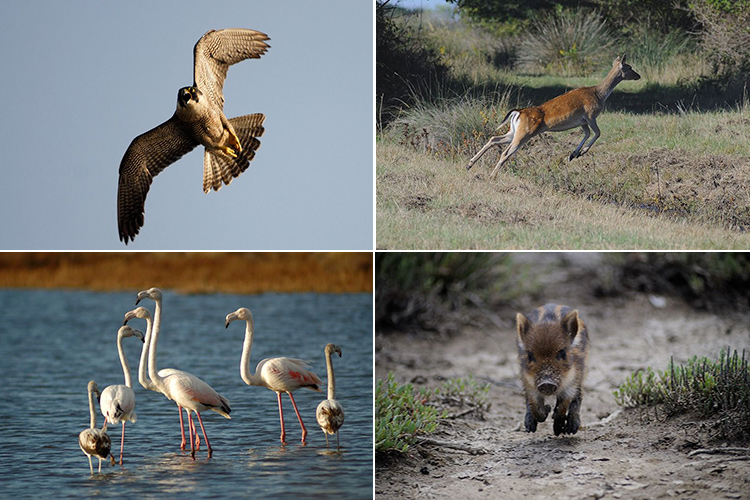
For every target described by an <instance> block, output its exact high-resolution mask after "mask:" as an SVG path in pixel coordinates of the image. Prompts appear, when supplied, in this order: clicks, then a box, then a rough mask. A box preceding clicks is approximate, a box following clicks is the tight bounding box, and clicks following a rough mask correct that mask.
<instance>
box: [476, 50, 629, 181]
mask: <svg viewBox="0 0 750 500" xmlns="http://www.w3.org/2000/svg"><path fill="white" fill-rule="evenodd" d="M640 78H641V75H639V74H638V73H636V72H635V71H634V70H633V68H632V67H630V65H629V64H627V63H626V62H625V54H623V55H622V56H618V57H617V58H615V60H614V61H613V62H612V69H611V70H610V71H609V73H608V74H607V76H606V77H605V78H604V81H602V83H600V84H599V85H594V86H593V87H581V88H577V89H574V90H571V91H568V92H566V93H564V94H563V95H560V96H557V97H555V98H554V99H550V100H549V101H547V102H545V103H544V104H541V105H539V106H534V107H530V108H523V109H512V110H510V111H509V112H508V114H507V115H505V118H503V121H502V123H500V125H499V126H498V127H497V130H499V129H501V128H502V127H503V125H505V124H506V123H507V122H508V121H510V130H508V132H507V133H506V134H505V135H496V136H493V137H491V138H490V140H489V141H487V144H485V145H484V147H483V148H482V149H480V150H479V152H478V153H477V154H476V155H474V157H473V158H472V159H471V160H469V164H468V165H467V166H466V170H469V169H470V168H471V167H472V166H473V165H474V163H476V161H477V160H478V159H479V158H481V156H482V155H483V154H484V153H486V152H487V151H488V150H489V149H490V148H491V147H492V146H497V147H498V148H501V145H502V144H508V143H510V146H508V148H507V149H506V150H505V151H503V152H502V154H501V155H500V161H498V162H497V165H496V166H495V169H494V170H493V171H492V173H491V174H490V177H492V178H494V177H495V175H496V174H497V171H498V170H499V169H500V167H502V166H503V164H504V163H505V162H506V161H508V159H509V158H510V157H511V156H513V154H515V152H516V151H517V150H518V148H520V147H521V146H523V145H524V144H526V142H528V140H529V139H531V138H532V137H534V136H535V135H539V134H541V133H543V132H562V131H563V130H569V129H571V128H575V127H581V129H583V139H582V140H581V143H580V144H578V147H577V148H576V149H575V150H574V151H573V152H572V153H570V156H569V157H568V161H573V160H574V159H575V158H578V157H579V156H583V155H584V154H586V152H587V151H588V150H589V149H591V146H593V145H594V143H595V142H596V140H597V139H598V138H599V136H600V135H601V132H600V130H599V127H598V126H597V125H596V117H597V116H599V113H601V112H602V109H604V102H605V101H606V100H607V97H609V95H610V94H611V93H612V91H613V90H614V88H615V87H616V86H617V84H618V83H620V82H621V81H623V80H640ZM589 129H593V131H594V137H592V138H591V141H590V142H589V143H588V144H587V145H586V146H584V144H585V143H586V140H587V139H588V138H589V136H590V135H591V133H590V132H589ZM501 149H502V148H501Z"/></svg>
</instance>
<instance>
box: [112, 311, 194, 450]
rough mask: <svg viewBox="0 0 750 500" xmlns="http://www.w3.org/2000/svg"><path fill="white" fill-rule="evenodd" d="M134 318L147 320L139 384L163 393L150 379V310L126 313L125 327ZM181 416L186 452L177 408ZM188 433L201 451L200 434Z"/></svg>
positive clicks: (165, 374)
mask: <svg viewBox="0 0 750 500" xmlns="http://www.w3.org/2000/svg"><path fill="white" fill-rule="evenodd" d="M133 318H139V319H145V320H146V338H145V341H144V344H143V350H142V352H141V359H140V362H139V364H138V382H139V383H140V384H141V385H142V386H143V388H144V389H148V390H149V391H154V392H161V391H160V390H159V389H158V388H157V387H156V384H154V383H153V382H152V381H151V379H149V378H148V373H147V372H148V350H149V342H150V340H151V331H152V330H153V320H152V319H151V313H150V312H149V310H148V309H146V308H145V307H137V308H135V309H133V310H132V311H128V312H127V313H125V319H124V321H123V322H122V324H123V325H125V324H127V322H128V321H130V320H131V319H133ZM177 371H179V370H175V369H173V368H164V369H162V370H159V375H160V376H162V377H168V376H169V375H170V374H173V373H175V372H177ZM177 408H178V411H179V414H180V435H181V436H182V441H181V442H180V449H181V450H184V449H185V445H186V444H187V441H186V440H185V424H184V421H183V420H182V407H181V406H179V405H178V406H177ZM185 413H187V414H188V417H189V416H190V412H189V411H188V410H187V409H186V410H185ZM188 432H191V435H190V439H193V436H195V440H196V445H195V449H196V450H199V449H200V438H199V437H198V434H196V433H195V429H194V428H189V429H188Z"/></svg>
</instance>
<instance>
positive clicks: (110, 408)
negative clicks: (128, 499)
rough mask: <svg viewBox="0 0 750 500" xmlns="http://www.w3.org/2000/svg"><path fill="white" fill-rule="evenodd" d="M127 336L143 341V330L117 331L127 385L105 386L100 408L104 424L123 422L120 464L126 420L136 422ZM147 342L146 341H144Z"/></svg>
mask: <svg viewBox="0 0 750 500" xmlns="http://www.w3.org/2000/svg"><path fill="white" fill-rule="evenodd" d="M125 337H137V338H139V339H141V342H143V332H141V331H139V330H133V329H132V328H130V327H129V326H122V327H120V329H119V330H118V331H117V351H118V352H119V354H120V364H122V371H123V373H124V374H125V385H110V386H108V387H105V388H104V390H103V391H102V394H101V396H100V397H99V409H100V410H101V412H102V415H104V424H105V425H106V424H119V423H120V422H122V436H121V438H120V465H122V452H123V449H124V448H125V422H126V421H127V422H133V423H135V421H136V419H137V415H136V414H135V392H133V383H132V382H131V379H130V365H128V358H126V357H125V351H124V350H123V348H122V339H123V338H125ZM144 344H145V342H144Z"/></svg>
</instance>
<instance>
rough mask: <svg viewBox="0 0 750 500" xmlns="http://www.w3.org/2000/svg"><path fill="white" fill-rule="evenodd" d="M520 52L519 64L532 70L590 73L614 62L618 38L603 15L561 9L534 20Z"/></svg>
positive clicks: (571, 73)
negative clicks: (616, 39) (553, 13)
mask: <svg viewBox="0 0 750 500" xmlns="http://www.w3.org/2000/svg"><path fill="white" fill-rule="evenodd" d="M518 52H519V53H518V63H519V66H520V67H521V69H523V70H525V71H528V72H532V73H537V72H541V73H554V74H561V75H565V76H573V75H588V74H590V73H592V72H598V71H600V70H601V68H602V67H606V66H607V64H608V63H611V62H612V59H613V58H614V55H615V53H616V48H615V37H614V34H613V33H612V32H611V30H610V29H609V27H608V25H607V22H606V21H605V19H604V18H603V17H602V16H601V15H600V14H597V13H594V12H591V11H586V10H580V9H579V10H558V12H557V13H556V14H555V15H550V16H546V17H543V18H541V19H540V20H537V21H534V22H533V23H532V25H531V27H530V28H529V30H528V31H527V32H526V34H525V35H524V36H523V37H522V41H521V46H520V48H519V51H518Z"/></svg>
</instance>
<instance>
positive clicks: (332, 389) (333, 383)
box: [326, 352, 336, 399]
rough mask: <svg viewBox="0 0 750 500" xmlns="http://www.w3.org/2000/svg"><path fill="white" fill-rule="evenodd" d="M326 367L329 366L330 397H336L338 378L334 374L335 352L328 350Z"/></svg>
mask: <svg viewBox="0 0 750 500" xmlns="http://www.w3.org/2000/svg"><path fill="white" fill-rule="evenodd" d="M326 354H328V356H326V368H328V399H336V379H335V378H334V376H333V359H332V358H333V352H327V353H326Z"/></svg>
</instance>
